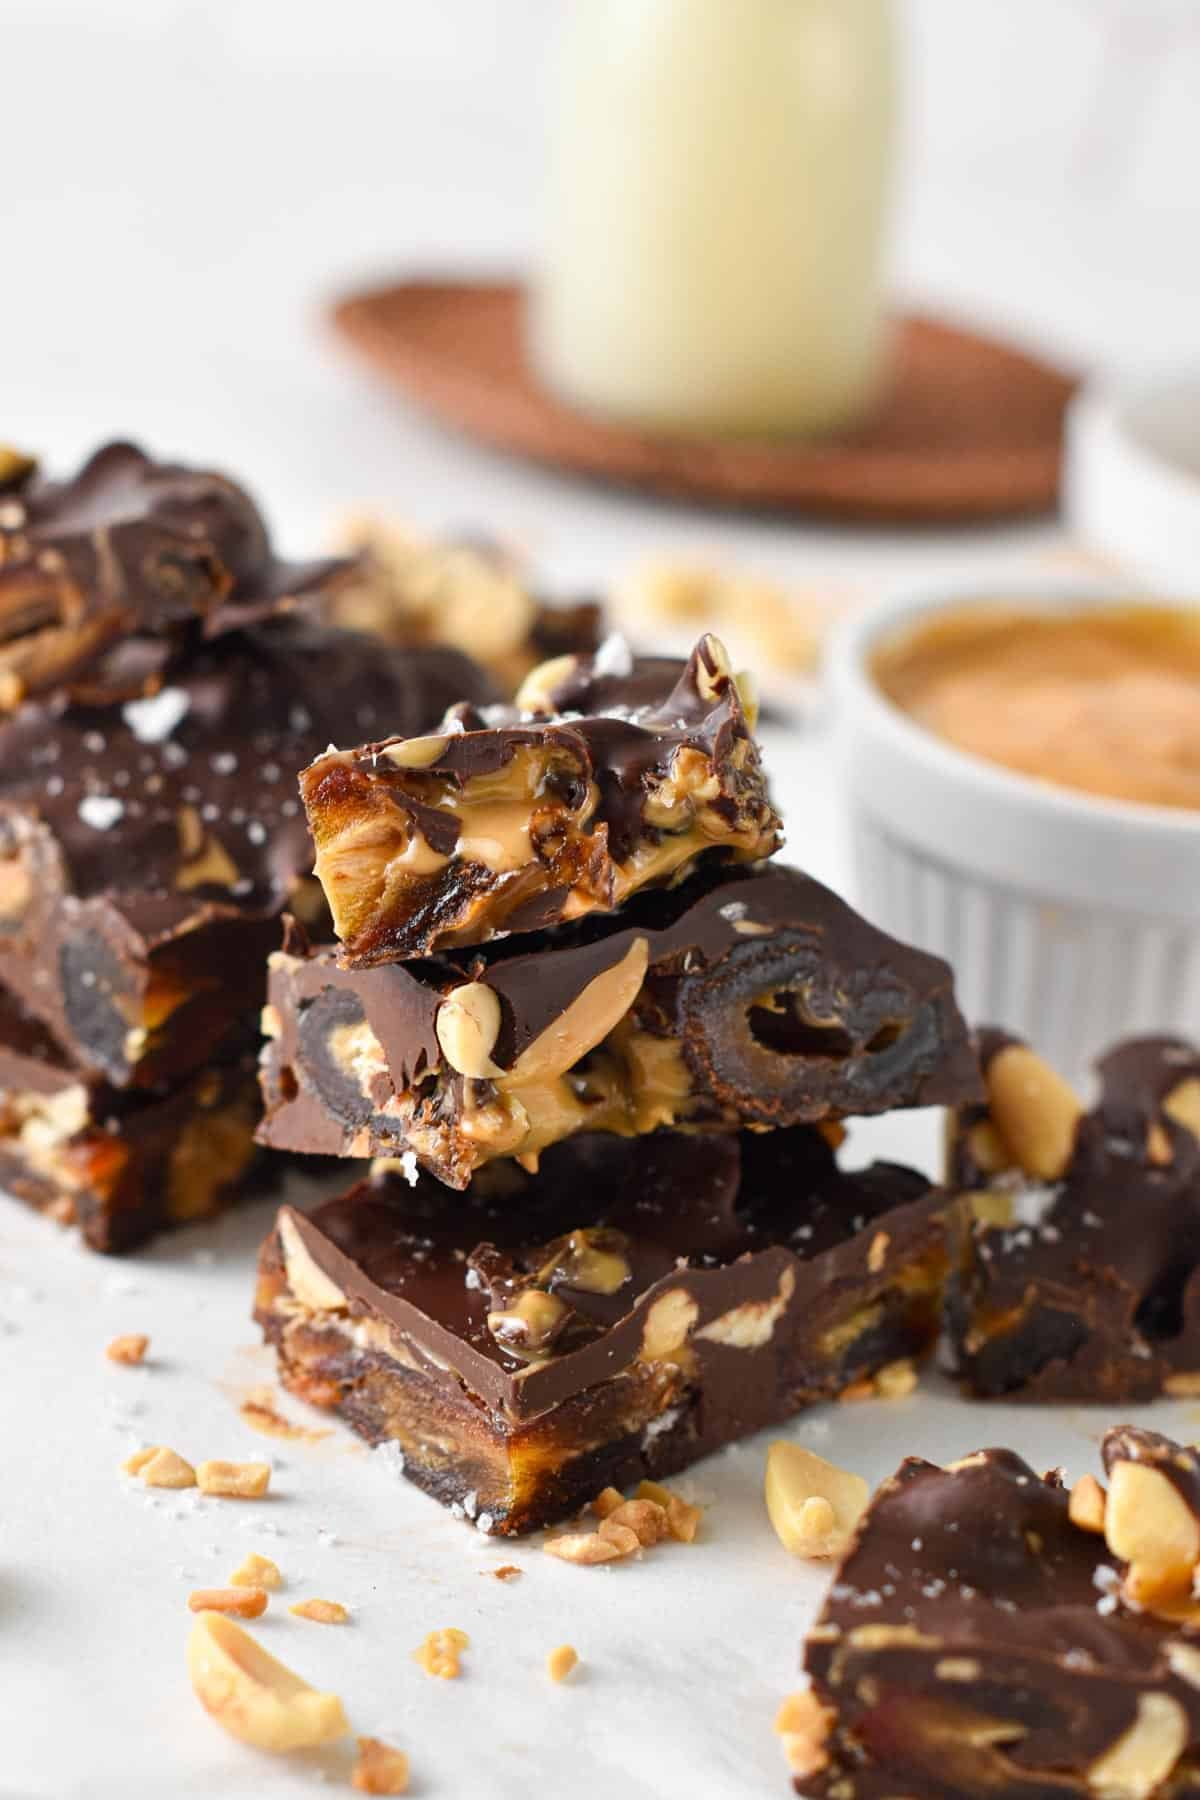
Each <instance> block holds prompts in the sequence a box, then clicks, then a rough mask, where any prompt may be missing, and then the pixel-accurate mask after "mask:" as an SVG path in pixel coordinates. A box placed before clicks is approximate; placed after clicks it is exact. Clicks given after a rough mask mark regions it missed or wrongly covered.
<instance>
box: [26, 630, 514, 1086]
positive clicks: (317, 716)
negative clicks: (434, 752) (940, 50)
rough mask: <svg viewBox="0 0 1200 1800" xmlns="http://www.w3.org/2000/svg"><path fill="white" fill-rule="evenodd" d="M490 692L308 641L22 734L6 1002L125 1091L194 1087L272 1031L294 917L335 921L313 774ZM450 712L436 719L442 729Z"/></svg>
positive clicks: (285, 641) (448, 673) (262, 646)
mask: <svg viewBox="0 0 1200 1800" xmlns="http://www.w3.org/2000/svg"><path fill="white" fill-rule="evenodd" d="M464 681H466V682H467V683H468V684H470V685H472V686H474V687H475V688H476V689H477V690H480V689H481V690H482V691H483V692H484V693H486V692H487V691H488V690H487V687H486V683H485V681H484V678H483V677H482V675H481V674H480V673H479V671H477V670H475V669H474V668H473V667H472V665H471V664H469V663H468V662H467V661H466V659H465V658H464V657H462V656H459V655H458V654H457V653H456V652H452V651H433V650H431V651H387V650H384V649H382V648H381V647H380V646H378V645H372V644H369V643H368V642H367V641H366V640H365V639H363V638H361V637H358V636H355V635H354V634H353V633H350V632H337V631H331V630H326V629H322V628H319V627H315V626H311V625H309V624H307V623H306V622H304V621H302V620H299V619H285V620H277V621H269V622H267V623H265V624H263V625H260V626H257V627H253V628H249V629H247V630H245V631H242V632H233V633H229V634H227V635H225V636H223V637H221V638H219V639H217V640H216V641H214V642H212V643H210V644H208V645H206V646H202V647H194V648H193V649H191V650H190V651H189V652H188V654H187V655H186V656H183V657H181V658H180V660H179V661H178V662H177V663H176V664H174V665H172V666H171V667H170V668H169V669H168V671H167V675H166V678H165V681H164V685H163V686H162V687H161V688H160V689H159V691H158V692H157V693H155V694H154V695H152V696H145V697H141V698H139V699H136V700H133V701H128V702H125V703H124V704H122V705H120V706H112V705H110V706H91V705H88V706H85V705H82V704H80V703H78V702H74V701H72V700H71V699H70V698H69V697H68V696H67V695H65V694H63V693H57V694H54V695H50V696H47V697H45V698H43V699H41V700H36V701H28V702H26V703H25V704H24V705H23V706H22V707H20V708H19V709H18V710H17V712H16V713H14V714H12V715H11V716H10V717H9V718H7V719H4V720H0V980H2V981H4V982H5V983H7V984H8V986H9V987H11V988H12V989H13V990H14V992H15V993H16V994H18V995H19V997H20V999H21V1001H22V1003H23V1004H24V1005H25V1006H26V1007H27V1008H28V1009H29V1010H30V1011H31V1012H33V1013H34V1014H36V1015H37V1016H38V1017H39V1018H41V1019H42V1020H43V1022H44V1023H45V1024H47V1025H48V1026H49V1028H50V1029H51V1031H52V1032H53V1033H54V1034H55V1035H56V1037H57V1038H58V1039H59V1041H60V1042H61V1043H62V1044H63V1045H64V1046H65V1047H66V1049H67V1051H68V1052H69V1054H70V1055H71V1056H72V1057H73V1058H74V1059H75V1060H76V1061H78V1062H79V1063H80V1064H81V1065H84V1066H87V1067H90V1068H93V1069H96V1070H98V1071H100V1072H101V1073H102V1074H104V1075H105V1076H106V1078H107V1079H108V1080H109V1081H110V1082H111V1083H112V1084H113V1085H115V1086H122V1085H125V1084H127V1083H130V1082H132V1083H135V1084H138V1085H142V1086H147V1085H153V1084H156V1083H158V1082H161V1081H163V1080H174V1079H177V1078H178V1077H179V1076H180V1075H181V1074H183V1073H184V1072H186V1071H187V1070H188V1069H191V1068H195V1067H197V1066H199V1065H200V1064H202V1063H203V1062H204V1061H205V1060H206V1058H207V1057H208V1055H209V1054H210V1053H211V1051H212V1050H213V1047H214V1046H215V1045H216V1044H218V1043H219V1042H220V1041H221V1040H222V1039H223V1037H224V1035H225V1034H226V1032H227V1031H228V1030H229V1029H230V1028H231V1027H232V1026H234V1025H236V1024H238V1022H239V1021H245V1020H246V1019H248V1018H250V1017H253V1015H254V1014H255V1013H256V1012H257V1009H258V1007H259V1006H260V1005H261V1002H262V997H263V990H264V986H265V958H266V955H267V952H268V951H269V950H270V949H271V948H272V947H273V946H274V945H275V944H277V943H278V942H279V925H278V917H279V913H280V911H281V909H282V908H283V907H284V906H291V907H293V908H297V907H299V908H306V909H307V910H308V911H309V914H310V916H316V917H319V916H321V911H322V905H321V901H320V896H319V892H318V891H317V889H316V887H315V884H314V883H313V882H312V881H311V880H310V878H309V871H310V869H311V866H312V848H311V844H310V842H309V838H308V832H307V829H306V827H305V823H304V818H303V814H302V812H301V809H300V805H299V802H298V800H297V799H296V798H295V793H294V790H293V788H292V785H291V778H292V774H293V772H294V770H295V769H296V768H297V767H298V766H300V764H301V763H303V762H304V761H306V760H307V759H308V758H309V757H310V756H311V755H312V754H313V752H314V751H315V750H316V749H317V748H319V747H320V746H321V745H323V744H326V743H328V741H329V739H330V737H332V736H334V735H335V734H339V733H342V734H344V733H345V731H346V730H347V729H348V728H354V729H364V728H365V729H368V730H369V729H370V728H371V726H372V725H373V724H381V723H382V721H383V720H384V719H385V718H388V719H394V718H395V716H396V713H397V711H398V710H399V711H402V712H403V713H405V714H406V715H407V716H408V717H409V718H410V719H412V721H413V722H414V724H417V723H419V722H421V721H424V722H426V723H427V722H428V721H429V719H430V717H432V716H436V712H437V710H439V709H440V704H441V703H442V702H443V701H445V700H446V699H447V698H448V697H449V695H451V694H454V693H456V692H458V691H459V690H460V688H461V685H462V683H463V682H464ZM426 709H428V710H426Z"/></svg>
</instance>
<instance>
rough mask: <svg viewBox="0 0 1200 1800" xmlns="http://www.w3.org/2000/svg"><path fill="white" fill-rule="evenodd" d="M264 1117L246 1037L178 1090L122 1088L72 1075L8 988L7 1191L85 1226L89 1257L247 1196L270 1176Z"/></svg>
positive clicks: (2, 1085)
mask: <svg viewBox="0 0 1200 1800" xmlns="http://www.w3.org/2000/svg"><path fill="white" fill-rule="evenodd" d="M256 1112H257V1108H256V1105H255V1087H254V1053H253V1046H252V1043H251V1042H250V1034H249V1032H248V1031H246V1032H244V1033H243V1037H242V1040H241V1042H230V1043H228V1044H226V1045H225V1046H223V1050H222V1054H221V1056H220V1058H219V1059H217V1060H215V1061H214V1062H213V1063H212V1064H211V1065H210V1066H209V1067H207V1068H206V1069H204V1070H202V1071H201V1072H200V1073H198V1074H193V1075H191V1076H189V1077H187V1078H186V1079H184V1080H183V1081H181V1082H179V1083H177V1084H175V1085H173V1086H170V1087H163V1088H160V1089H157V1090H155V1091H153V1092H151V1093H144V1092H141V1091H137V1090H133V1089H128V1088H126V1089H123V1090H122V1089H118V1088H113V1087H112V1086H111V1085H110V1084H109V1083H108V1082H107V1081H105V1080H104V1078H103V1076H100V1075H96V1074H92V1075H89V1074H87V1073H86V1072H85V1071H82V1070H80V1069H78V1068H75V1067H73V1066H72V1064H71V1063H70V1061H69V1060H68V1059H67V1057H66V1056H65V1055H64V1054H63V1051H62V1049H61V1048H60V1046H59V1045H58V1044H57V1043H56V1042H55V1040H54V1038H53V1037H52V1036H51V1034H50V1033H49V1032H48V1031H47V1030H46V1028H45V1026H44V1025H42V1024H41V1023H40V1021H38V1020H37V1019H34V1018H33V1017H31V1015H30V1014H29V1013H27V1012H26V1011H25V1010H24V1009H23V1008H22V1007H21V1006H20V1005H19V1003H18V1002H17V1000H16V999H15V998H14V996H13V995H12V994H10V993H8V992H6V991H5V990H4V989H3V988H0V1190H2V1191H3V1192H5V1193H7V1194H11V1195H13V1196H14V1197H15V1198H16V1199H18V1200H23V1201H24V1202H25V1203H26V1204H27V1205H29V1206H32V1207H34V1208H36V1209H37V1210H38V1211H40V1212H44V1213H46V1214H48V1215H49V1216H50V1217H52V1218H54V1219H57V1220H58V1221H59V1223H61V1224H70V1225H76V1226H78V1227H79V1230H80V1234H81V1236H82V1238H83V1240H84V1242H85V1243H86V1244H87V1245H88V1247H89V1249H92V1250H101V1251H105V1252H110V1253H114V1252H115V1253H119V1252H121V1251H126V1250H131V1249H134V1248H135V1247H136V1246H137V1245H139V1244H143V1243H145V1242H146V1241H147V1240H148V1239H149V1238H151V1237H153V1236H155V1235H156V1234H157V1233H158V1232H159V1231H162V1230H166V1229H169V1228H171V1227H172V1226H177V1225H182V1224H188V1223H191V1222H192V1221H194V1220H195V1219H198V1218H201V1217H207V1216H209V1215H211V1214H212V1213H215V1212H219V1211H221V1210H223V1209H224V1208H225V1207H226V1206H228V1205H231V1204H232V1203H233V1202H234V1201H236V1200H239V1199H241V1198H243V1197H244V1196H245V1195H247V1194H248V1193H249V1192H250V1191H251V1189H252V1187H253V1186H254V1185H256V1184H257V1183H258V1181H259V1179H260V1177H261V1176H262V1175H263V1173H264V1166H263V1159H262V1157H261V1154H259V1153H256V1152H255V1149H254V1138H253V1132H254V1122H255V1117H256ZM39 1114H40V1116H41V1120H42V1124H43V1130H42V1132H41V1133H39V1134H38V1135H37V1136H36V1137H32V1138H27V1136H26V1127H27V1125H28V1122H29V1121H30V1120H31V1119H35V1120H36V1119H37V1118H38V1116H39Z"/></svg>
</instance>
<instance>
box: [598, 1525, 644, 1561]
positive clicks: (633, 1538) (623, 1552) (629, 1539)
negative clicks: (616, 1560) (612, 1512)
mask: <svg viewBox="0 0 1200 1800" xmlns="http://www.w3.org/2000/svg"><path fill="white" fill-rule="evenodd" d="M596 1536H597V1537H598V1538H599V1539H600V1541H601V1543H603V1544H611V1545H612V1547H613V1549H614V1550H615V1551H616V1553H617V1555H618V1556H633V1555H635V1554H636V1553H637V1551H639V1550H640V1549H641V1547H642V1540H641V1538H640V1537H639V1536H638V1534H637V1532H636V1531H635V1530H634V1529H633V1527H632V1525H622V1524H621V1522H620V1520H619V1519H601V1521H600V1529H599V1530H598V1531H597V1533H596ZM592 1560H593V1561H594V1560H595V1558H593V1559H592Z"/></svg>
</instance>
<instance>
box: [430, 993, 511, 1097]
mask: <svg viewBox="0 0 1200 1800" xmlns="http://www.w3.org/2000/svg"><path fill="white" fill-rule="evenodd" d="M501 1022H502V1018H501V1012H500V996H499V994H498V993H497V992H496V990H495V988H490V987H489V986H488V985H487V983H486V982H485V981H465V982H464V983H463V985H462V986H461V987H456V988H455V989H454V990H453V991H452V992H451V993H450V995H449V996H448V997H447V998H446V999H445V1000H443V1001H442V1004H441V1005H440V1006H439V1007H438V1012H437V1021H436V1030H437V1041H438V1043H439V1044H440V1045H441V1050H442V1055H443V1056H444V1057H445V1059H446V1061H447V1062H448V1063H449V1065H450V1067H451V1068H452V1069H453V1070H454V1071H455V1072H456V1074H459V1075H466V1076H468V1077H469V1078H470V1079H471V1080H473V1081H490V1080H494V1079H496V1078H497V1077H502V1076H503V1074H504V1070H503V1069H500V1068H497V1066H496V1064H495V1063H494V1062H493V1061H492V1051H493V1050H494V1049H495V1048H496V1039H497V1038H498V1037H499V1036H500V1026H501Z"/></svg>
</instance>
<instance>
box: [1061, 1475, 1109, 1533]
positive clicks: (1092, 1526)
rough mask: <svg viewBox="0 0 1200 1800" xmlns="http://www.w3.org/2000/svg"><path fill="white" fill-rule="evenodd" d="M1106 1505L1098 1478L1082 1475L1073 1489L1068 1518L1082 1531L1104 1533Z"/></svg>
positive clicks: (1068, 1505) (1069, 1501)
mask: <svg viewBox="0 0 1200 1800" xmlns="http://www.w3.org/2000/svg"><path fill="white" fill-rule="evenodd" d="M1105 1505H1106V1499H1105V1493H1104V1489H1103V1488H1102V1487H1101V1486H1100V1483H1099V1482H1098V1481H1097V1480H1096V1477H1095V1476H1094V1475H1081V1476H1080V1478H1079V1480H1078V1481H1077V1482H1076V1483H1075V1486H1074V1487H1073V1488H1072V1489H1071V1495H1070V1499H1069V1500H1068V1502H1067V1517H1068V1518H1069V1519H1070V1521H1071V1523H1072V1525H1078V1527H1079V1529H1080V1531H1098V1532H1103V1530H1104V1509H1105Z"/></svg>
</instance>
